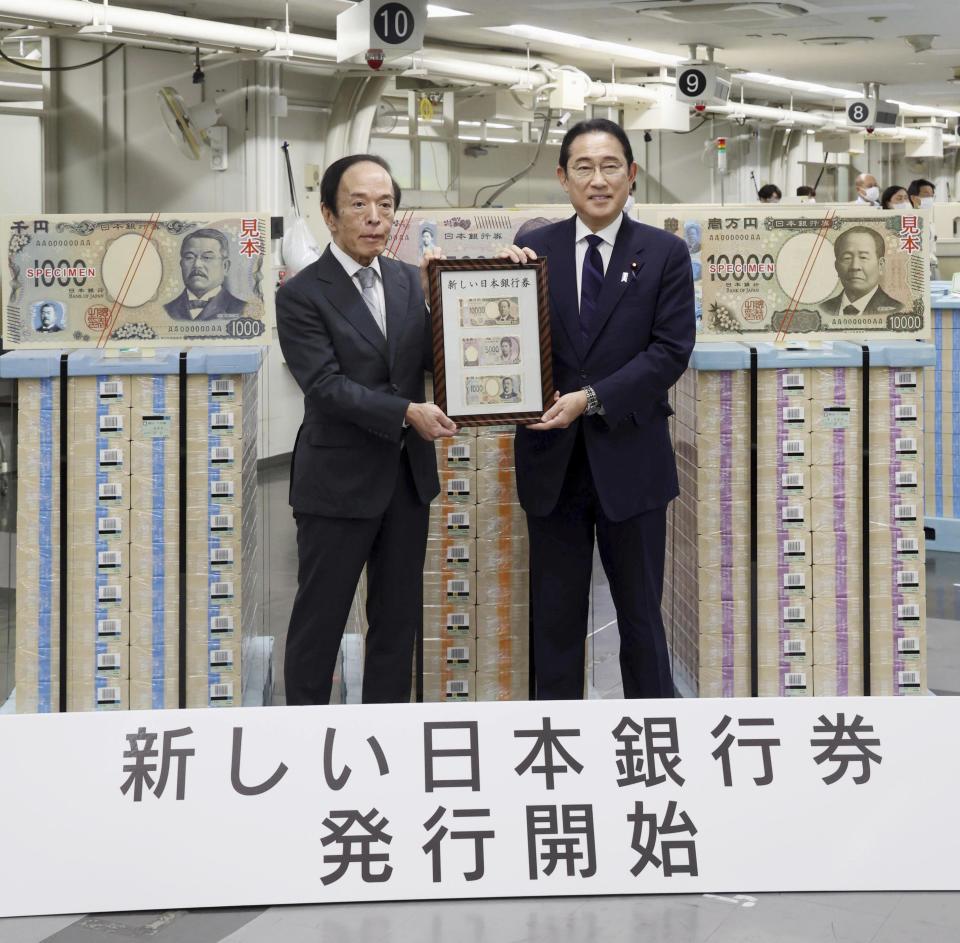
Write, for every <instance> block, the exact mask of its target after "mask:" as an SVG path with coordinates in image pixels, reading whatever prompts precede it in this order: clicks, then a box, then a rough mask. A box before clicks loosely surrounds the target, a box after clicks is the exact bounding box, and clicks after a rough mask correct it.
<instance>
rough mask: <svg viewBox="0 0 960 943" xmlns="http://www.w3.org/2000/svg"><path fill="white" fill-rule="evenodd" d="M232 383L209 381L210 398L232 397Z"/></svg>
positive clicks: (227, 381)
mask: <svg viewBox="0 0 960 943" xmlns="http://www.w3.org/2000/svg"><path fill="white" fill-rule="evenodd" d="M234 389H235V387H234V383H233V380H229V379H228V380H211V381H210V395H211V396H233V393H234Z"/></svg>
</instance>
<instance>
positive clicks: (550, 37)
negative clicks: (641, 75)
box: [484, 23, 684, 66]
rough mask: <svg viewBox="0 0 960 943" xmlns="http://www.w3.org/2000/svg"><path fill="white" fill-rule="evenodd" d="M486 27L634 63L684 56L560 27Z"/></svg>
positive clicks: (664, 61) (665, 62) (667, 62)
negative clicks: (564, 30) (569, 31)
mask: <svg viewBox="0 0 960 943" xmlns="http://www.w3.org/2000/svg"><path fill="white" fill-rule="evenodd" d="M484 29H486V30H489V31H490V32H492V33H504V34H505V35H507V36H515V37H517V38H518V39H532V40H534V41H535V42H543V43H552V44H553V45H555V46H566V47H568V48H571V49H584V50H587V51H589V52H602V53H603V54H604V55H607V56H614V57H615V58H617V59H629V60H630V61H632V62H642V63H645V64H647V65H665V66H676V65H679V64H680V63H681V62H683V61H684V59H683V56H674V55H670V54H669V53H665V52H655V51H654V50H653V49H643V48H641V47H640V46H626V45H624V44H623V43H610V42H607V41H606V40H604V39H591V38H590V37H589V36H577V35H576V34H574V33H562V32H560V31H559V30H555V29H543V28H542V27H540V26H528V25H526V24H524V23H514V24H513V25H511V26H485V27H484Z"/></svg>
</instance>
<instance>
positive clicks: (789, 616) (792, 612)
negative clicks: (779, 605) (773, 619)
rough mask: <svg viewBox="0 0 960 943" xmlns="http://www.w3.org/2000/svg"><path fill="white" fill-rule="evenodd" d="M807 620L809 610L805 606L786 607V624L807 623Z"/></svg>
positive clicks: (784, 610) (784, 619) (784, 611)
mask: <svg viewBox="0 0 960 943" xmlns="http://www.w3.org/2000/svg"><path fill="white" fill-rule="evenodd" d="M806 619H807V610H806V607H804V606H784V608H783V621H784V622H805V621H806Z"/></svg>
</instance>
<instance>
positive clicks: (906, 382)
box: [893, 370, 917, 387]
mask: <svg viewBox="0 0 960 943" xmlns="http://www.w3.org/2000/svg"><path fill="white" fill-rule="evenodd" d="M893 385H894V386H900V387H903V386H913V387H915V386H916V385H917V374H916V371H914V370H898V371H897V372H896V373H895V374H894V375H893Z"/></svg>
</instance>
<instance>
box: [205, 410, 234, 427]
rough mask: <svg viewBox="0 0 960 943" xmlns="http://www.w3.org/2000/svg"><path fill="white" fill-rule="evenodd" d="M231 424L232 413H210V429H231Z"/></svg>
mask: <svg viewBox="0 0 960 943" xmlns="http://www.w3.org/2000/svg"><path fill="white" fill-rule="evenodd" d="M233 426H234V421H233V413H212V414H211V415H210V428H211V429H232V428H233Z"/></svg>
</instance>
